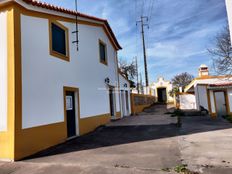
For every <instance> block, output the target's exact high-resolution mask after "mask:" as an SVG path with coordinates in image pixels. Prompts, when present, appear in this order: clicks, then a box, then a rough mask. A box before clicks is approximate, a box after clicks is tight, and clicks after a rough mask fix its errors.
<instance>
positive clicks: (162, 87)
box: [156, 86, 168, 103]
mask: <svg viewBox="0 0 232 174" xmlns="http://www.w3.org/2000/svg"><path fill="white" fill-rule="evenodd" d="M159 89H165V91H166V101H164V102H163V103H167V102H168V90H167V87H164V86H160V87H157V88H156V90H157V101H158V102H159V92H158V91H159Z"/></svg>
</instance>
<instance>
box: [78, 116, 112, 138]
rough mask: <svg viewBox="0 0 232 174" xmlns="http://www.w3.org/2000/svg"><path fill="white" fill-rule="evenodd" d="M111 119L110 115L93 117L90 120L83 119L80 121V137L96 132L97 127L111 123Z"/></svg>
mask: <svg viewBox="0 0 232 174" xmlns="http://www.w3.org/2000/svg"><path fill="white" fill-rule="evenodd" d="M110 118H111V116H110V113H108V114H103V115H97V116H92V117H88V118H81V119H80V120H79V130H80V135H84V134H86V133H89V132H91V131H94V130H95V129H96V128H97V127H99V126H101V125H105V124H106V123H109V122H110Z"/></svg>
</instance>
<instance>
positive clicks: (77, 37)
mask: <svg viewBox="0 0 232 174" xmlns="http://www.w3.org/2000/svg"><path fill="white" fill-rule="evenodd" d="M75 10H76V31H73V32H72V33H73V34H76V40H75V41H73V42H72V43H76V46H77V51H79V35H78V34H79V29H78V12H77V0H75Z"/></svg>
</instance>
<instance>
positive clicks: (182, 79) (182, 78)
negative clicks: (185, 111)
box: [169, 72, 194, 96]
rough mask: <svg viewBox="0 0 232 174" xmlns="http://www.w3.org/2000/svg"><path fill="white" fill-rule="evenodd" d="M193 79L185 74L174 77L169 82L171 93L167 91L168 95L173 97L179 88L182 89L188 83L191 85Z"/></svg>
mask: <svg viewBox="0 0 232 174" xmlns="http://www.w3.org/2000/svg"><path fill="white" fill-rule="evenodd" d="M193 79H194V76H193V75H191V74H189V73H187V72H184V73H181V74H178V75H176V76H174V77H173V78H172V80H171V83H172V85H173V88H172V90H171V91H169V94H170V95H171V96H174V94H176V93H178V92H179V88H180V87H182V89H184V88H185V87H186V86H187V85H188V84H189V83H191V81H192V80H193Z"/></svg>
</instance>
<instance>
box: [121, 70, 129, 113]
mask: <svg viewBox="0 0 232 174" xmlns="http://www.w3.org/2000/svg"><path fill="white" fill-rule="evenodd" d="M119 84H120V91H121V90H123V91H127V92H128V105H129V108H128V109H129V110H128V112H127V113H126V115H130V114H131V101H130V83H129V82H128V81H127V80H126V79H125V78H124V77H123V76H122V75H121V74H119ZM124 84H127V87H125V86H124ZM121 97H122V96H121ZM123 97H124V101H126V95H125V92H124V94H123ZM122 100H123V99H122V98H121V115H122V116H123V110H122V109H123V106H122ZM125 107H126V106H125Z"/></svg>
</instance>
